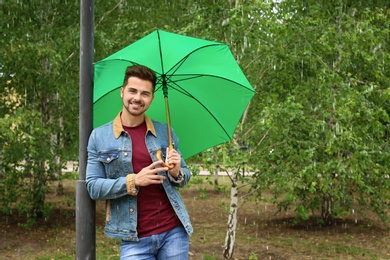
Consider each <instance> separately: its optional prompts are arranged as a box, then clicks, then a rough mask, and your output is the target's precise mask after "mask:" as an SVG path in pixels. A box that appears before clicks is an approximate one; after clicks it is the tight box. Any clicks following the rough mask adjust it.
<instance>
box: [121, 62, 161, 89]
mask: <svg viewBox="0 0 390 260" xmlns="http://www.w3.org/2000/svg"><path fill="white" fill-rule="evenodd" d="M130 77H137V78H140V79H143V80H147V81H150V82H152V85H153V91H154V89H155V87H156V81H157V77H156V73H154V71H153V70H151V69H150V68H148V67H146V66H143V65H132V66H129V67H127V68H126V72H125V79H124V81H123V87H125V86H126V85H127V81H128V79H129V78H130Z"/></svg>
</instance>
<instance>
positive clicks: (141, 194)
mask: <svg viewBox="0 0 390 260" xmlns="http://www.w3.org/2000/svg"><path fill="white" fill-rule="evenodd" d="M123 129H124V130H125V131H126V132H127V133H129V135H130V137H131V141H132V145H133V147H132V149H133V158H132V162H133V170H134V173H136V174H137V173H138V172H140V171H141V170H142V169H143V168H145V167H147V166H149V165H150V164H151V163H152V159H151V157H150V154H149V151H148V149H147V147H146V143H145V135H146V131H147V128H146V123H145V122H144V123H143V124H141V125H139V126H136V127H127V126H123ZM165 181H167V180H165ZM179 225H181V222H180V220H179V218H178V217H177V216H176V213H175V211H174V210H173V208H172V206H171V203H170V202H169V199H168V196H167V194H166V193H165V190H164V187H163V186H162V184H152V185H149V186H146V187H139V191H138V195H137V231H138V237H140V238H141V237H146V236H151V235H155V234H161V233H163V232H166V231H169V230H171V229H173V228H175V227H177V226H179Z"/></svg>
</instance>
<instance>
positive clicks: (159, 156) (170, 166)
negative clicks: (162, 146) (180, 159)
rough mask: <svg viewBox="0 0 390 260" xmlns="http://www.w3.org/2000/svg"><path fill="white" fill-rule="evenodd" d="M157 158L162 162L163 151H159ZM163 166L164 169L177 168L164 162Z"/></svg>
mask: <svg viewBox="0 0 390 260" xmlns="http://www.w3.org/2000/svg"><path fill="white" fill-rule="evenodd" d="M169 149H171V148H169ZM156 157H157V160H162V151H161V150H158V151H157V153H156ZM161 165H162V166H163V167H168V168H169V169H172V168H173V167H174V166H175V165H174V164H173V163H170V164H166V163H165V162H163V163H162V164H161Z"/></svg>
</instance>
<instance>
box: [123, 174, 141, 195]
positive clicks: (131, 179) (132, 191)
mask: <svg viewBox="0 0 390 260" xmlns="http://www.w3.org/2000/svg"><path fill="white" fill-rule="evenodd" d="M126 188H127V194H129V195H132V196H135V195H137V193H138V189H137V188H136V187H135V174H134V173H133V174H128V175H127V176H126Z"/></svg>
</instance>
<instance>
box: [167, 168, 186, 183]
mask: <svg viewBox="0 0 390 260" xmlns="http://www.w3.org/2000/svg"><path fill="white" fill-rule="evenodd" d="M168 178H169V180H170V181H171V182H173V183H176V184H179V183H181V182H182V181H184V172H183V169H182V168H180V170H179V175H178V176H177V177H176V178H175V177H173V176H172V175H171V174H170V173H169V172H168Z"/></svg>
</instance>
